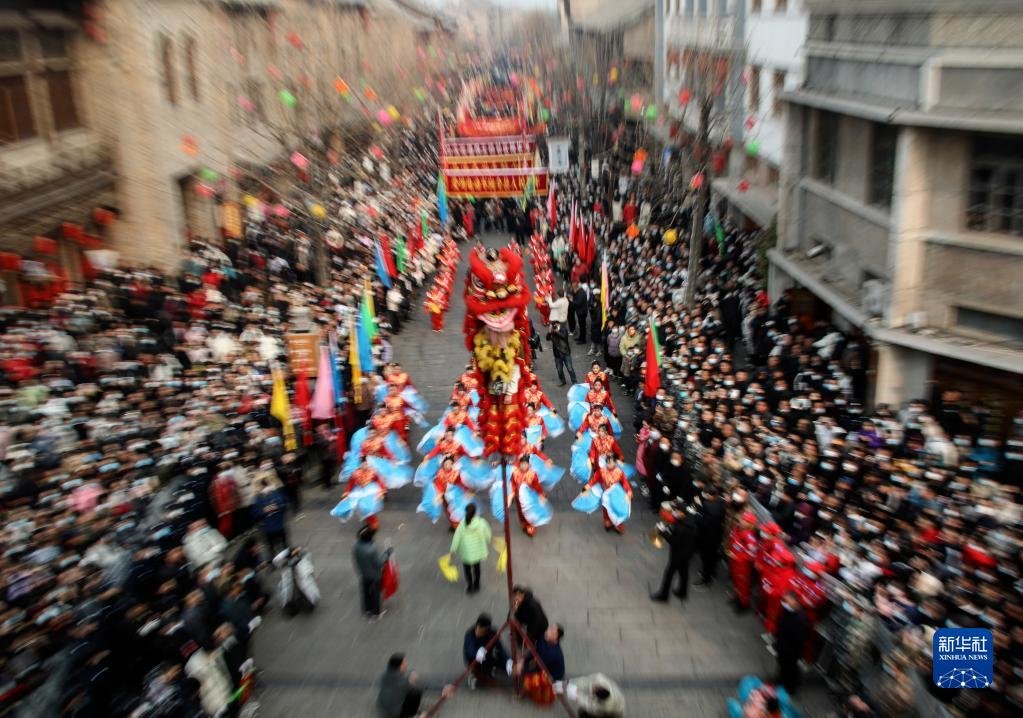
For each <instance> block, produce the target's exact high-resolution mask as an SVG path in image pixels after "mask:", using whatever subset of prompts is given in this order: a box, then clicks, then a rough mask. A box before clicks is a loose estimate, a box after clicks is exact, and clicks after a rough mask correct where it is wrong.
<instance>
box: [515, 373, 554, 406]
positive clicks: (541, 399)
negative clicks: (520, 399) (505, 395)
mask: <svg viewBox="0 0 1023 718" xmlns="http://www.w3.org/2000/svg"><path fill="white" fill-rule="evenodd" d="M523 396H524V397H525V399H526V403H527V404H533V405H534V406H535V407H536V408H537V409H539V408H540V407H541V406H546V407H547V408H548V409H550V410H551V411H552V412H553V413H555V414H557V413H558V410H557V409H555V408H554V404H552V403H551V400H550V399H548V398H547V395H546V394H544V393H543V389H541V388H540V382H539V380H537V379H536V377H533V378H532V379H530V381H529V386H527V387H526V390H525V392H523Z"/></svg>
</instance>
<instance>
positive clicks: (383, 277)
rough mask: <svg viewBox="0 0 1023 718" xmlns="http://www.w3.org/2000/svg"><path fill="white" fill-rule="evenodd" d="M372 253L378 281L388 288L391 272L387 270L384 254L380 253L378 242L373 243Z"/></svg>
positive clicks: (389, 286)
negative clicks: (374, 257)
mask: <svg viewBox="0 0 1023 718" xmlns="http://www.w3.org/2000/svg"><path fill="white" fill-rule="evenodd" d="M373 254H374V255H376V260H377V276H378V277H380V281H381V282H382V283H383V285H384V286H385V287H387V288H388V289H390V288H391V274H390V272H388V271H387V263H386V262H384V255H383V254H381V253H380V243H379V242H374V243H373Z"/></svg>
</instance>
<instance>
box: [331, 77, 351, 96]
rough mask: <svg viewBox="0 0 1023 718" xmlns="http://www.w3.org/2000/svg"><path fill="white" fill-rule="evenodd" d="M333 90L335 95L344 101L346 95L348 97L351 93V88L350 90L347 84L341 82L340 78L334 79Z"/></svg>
mask: <svg viewBox="0 0 1023 718" xmlns="http://www.w3.org/2000/svg"><path fill="white" fill-rule="evenodd" d="M334 89H335V90H336V91H337V94H339V95H341V97H344V98H346V99H347V98H348V95H350V94H351V92H352V88H350V87H349V86H348V83H347V82H345V81H344V80H342V79H341V78H340V77H335V78H334Z"/></svg>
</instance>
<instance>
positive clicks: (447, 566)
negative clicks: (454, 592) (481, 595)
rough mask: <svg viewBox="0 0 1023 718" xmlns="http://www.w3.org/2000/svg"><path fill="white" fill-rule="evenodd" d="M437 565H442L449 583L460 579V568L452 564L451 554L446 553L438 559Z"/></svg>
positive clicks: (441, 569)
mask: <svg viewBox="0 0 1023 718" xmlns="http://www.w3.org/2000/svg"><path fill="white" fill-rule="evenodd" d="M437 565H438V566H440V572H441V574H442V575H443V576H444V578H445V579H446V580H447V582H448V583H454V582H455V581H457V580H458V569H457V568H455V567H454V566H452V565H451V554H449V553H446V554H444V555H443V556H441V557H440V558H439V559H437Z"/></svg>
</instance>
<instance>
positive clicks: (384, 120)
mask: <svg viewBox="0 0 1023 718" xmlns="http://www.w3.org/2000/svg"><path fill="white" fill-rule="evenodd" d="M376 118H377V122H379V123H380V124H381V125H382V126H383V127H390V125H391V123H392V122H394V120H392V119H391V116H390V115H389V114H387V110H377V114H376Z"/></svg>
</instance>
